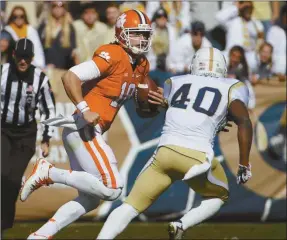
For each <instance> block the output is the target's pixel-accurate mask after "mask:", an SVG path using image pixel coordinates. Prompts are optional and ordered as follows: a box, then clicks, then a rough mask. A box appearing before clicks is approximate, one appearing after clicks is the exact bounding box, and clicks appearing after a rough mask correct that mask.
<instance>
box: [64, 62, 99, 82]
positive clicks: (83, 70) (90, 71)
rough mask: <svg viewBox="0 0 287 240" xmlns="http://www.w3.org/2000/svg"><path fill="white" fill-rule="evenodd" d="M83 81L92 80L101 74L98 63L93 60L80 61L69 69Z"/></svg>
mask: <svg viewBox="0 0 287 240" xmlns="http://www.w3.org/2000/svg"><path fill="white" fill-rule="evenodd" d="M69 70H70V71H71V72H73V73H74V74H76V75H77V77H78V78H79V79H80V80H81V81H82V82H86V81H90V80H92V79H95V78H98V77H100V76H101V73H100V70H99V68H98V66H97V64H96V63H95V62H94V61H93V60H89V61H86V62H83V63H80V64H78V65H76V66H74V67H72V68H70V69H69Z"/></svg>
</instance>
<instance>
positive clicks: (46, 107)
mask: <svg viewBox="0 0 287 240" xmlns="http://www.w3.org/2000/svg"><path fill="white" fill-rule="evenodd" d="M45 78H47V76H46V77H45ZM45 80H46V81H45ZM45 80H44V84H43V86H42V88H41V90H40V94H41V98H40V101H39V110H40V116H41V121H43V120H46V119H48V118H52V117H55V115H56V108H55V98H54V94H53V92H52V89H51V84H50V82H49V80H48V78H47V79H45ZM53 131H54V127H52V126H48V125H45V126H44V131H43V139H42V143H49V141H50V138H51V137H52V134H53Z"/></svg>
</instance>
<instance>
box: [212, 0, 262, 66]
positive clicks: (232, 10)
mask: <svg viewBox="0 0 287 240" xmlns="http://www.w3.org/2000/svg"><path fill="white" fill-rule="evenodd" d="M252 13H253V3H252V2H251V1H238V2H235V3H234V4H231V5H230V6H228V7H226V8H223V9H222V10H220V11H219V12H218V13H217V14H216V19H217V20H218V21H219V22H220V24H222V26H224V27H225V28H226V31H227V34H226V48H225V55H227V54H228V52H229V51H230V49H231V48H232V47H233V46H235V45H238V46H241V47H243V48H244V51H245V56H246V60H247V62H248V66H249V68H250V69H251V70H253V71H254V70H255V69H256V62H257V49H258V46H259V45H261V44H262V42H263V41H264V33H263V31H264V28H263V25H262V23H261V22H260V21H258V20H256V19H254V18H251V16H252Z"/></svg>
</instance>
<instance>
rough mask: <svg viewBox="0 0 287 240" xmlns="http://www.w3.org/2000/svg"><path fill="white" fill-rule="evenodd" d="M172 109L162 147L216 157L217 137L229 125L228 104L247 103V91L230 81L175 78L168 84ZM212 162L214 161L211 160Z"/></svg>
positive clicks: (160, 144)
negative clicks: (214, 151)
mask: <svg viewBox="0 0 287 240" xmlns="http://www.w3.org/2000/svg"><path fill="white" fill-rule="evenodd" d="M164 96H165V98H166V99H167V101H168V104H169V108H168V110H167V112H166V118H165V124H164V127H163V131H162V135H161V138H160V143H159V146H163V145H177V146H181V147H185V148H190V149H194V150H197V151H201V152H206V153H207V154H208V156H210V157H208V158H209V159H210V158H213V141H214V137H215V135H216V133H217V131H218V130H219V128H221V127H222V126H224V125H225V123H226V116H227V113H228V107H229V104H230V103H231V102H232V101H234V100H235V99H238V100H240V101H242V102H243V103H244V104H245V105H246V106H247V104H248V98H249V97H248V89H247V87H246V86H245V85H244V83H242V82H240V81H238V80H236V79H231V78H212V77H204V76H196V75H190V74H188V75H183V76H177V77H172V78H171V79H168V80H167V81H166V82H165V86H164ZM210 160H211V159H210Z"/></svg>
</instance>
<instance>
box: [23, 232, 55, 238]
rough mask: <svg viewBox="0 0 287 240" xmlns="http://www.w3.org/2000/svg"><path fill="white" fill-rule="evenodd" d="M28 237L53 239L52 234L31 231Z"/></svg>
mask: <svg viewBox="0 0 287 240" xmlns="http://www.w3.org/2000/svg"><path fill="white" fill-rule="evenodd" d="M27 239H52V236H45V235H41V234H37V233H31V234H30V235H29V237H28V238H27Z"/></svg>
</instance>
